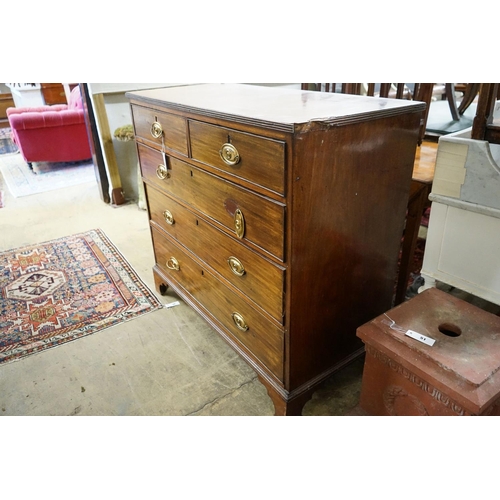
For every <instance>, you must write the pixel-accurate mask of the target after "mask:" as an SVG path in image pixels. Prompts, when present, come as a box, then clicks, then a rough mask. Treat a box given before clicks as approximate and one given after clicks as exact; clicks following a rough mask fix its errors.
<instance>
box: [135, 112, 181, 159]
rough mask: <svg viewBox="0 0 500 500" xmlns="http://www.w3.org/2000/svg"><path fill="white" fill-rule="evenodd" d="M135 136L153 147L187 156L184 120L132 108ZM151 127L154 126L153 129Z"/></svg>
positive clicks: (162, 113) (167, 114) (165, 114)
mask: <svg viewBox="0 0 500 500" xmlns="http://www.w3.org/2000/svg"><path fill="white" fill-rule="evenodd" d="M132 115H133V119H134V127H135V134H136V136H137V137H138V138H140V139H142V140H144V141H147V142H149V143H151V144H152V145H154V146H155V147H158V148H160V149H161V148H162V147H164V148H165V150H166V151H168V150H173V151H177V152H178V153H181V154H183V155H184V156H187V154H188V145H187V144H188V142H187V126H186V119H185V118H183V117H180V116H176V115H172V114H170V113H164V112H163V111H158V110H155V109H149V108H143V107H142V106H137V105H134V106H132ZM153 125H155V127H154V129H153Z"/></svg>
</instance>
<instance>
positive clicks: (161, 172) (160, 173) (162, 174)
mask: <svg viewBox="0 0 500 500" xmlns="http://www.w3.org/2000/svg"><path fill="white" fill-rule="evenodd" d="M156 177H158V179H161V180H162V181H163V180H165V179H168V178H169V177H170V174H169V173H168V169H167V167H166V166H165V165H158V166H157V167H156Z"/></svg>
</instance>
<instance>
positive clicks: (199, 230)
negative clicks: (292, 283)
mask: <svg viewBox="0 0 500 500" xmlns="http://www.w3.org/2000/svg"><path fill="white" fill-rule="evenodd" d="M146 192H147V197H148V200H149V211H150V217H151V220H152V221H153V222H154V223H156V224H158V226H160V227H161V228H162V229H163V230H164V231H166V232H167V233H168V234H170V235H171V236H172V237H174V238H175V239H176V240H177V241H179V242H180V243H181V244H182V245H184V246H185V247H187V248H189V249H190V250H191V251H192V252H193V253H194V254H195V255H197V256H198V257H199V258H200V259H201V260H203V261H204V262H206V263H207V265H209V266H210V267H212V268H213V269H214V270H215V271H217V272H218V273H220V274H221V275H222V276H224V278H226V279H227V280H228V281H229V282H231V284H233V285H234V286H235V287H236V288H238V289H239V290H241V291H242V292H243V293H244V294H245V295H247V296H248V297H249V298H250V299H251V300H253V301H254V302H255V303H256V306H258V307H261V308H262V309H264V310H265V311H267V312H268V313H269V314H270V315H271V316H272V317H274V318H275V319H276V320H277V321H279V322H281V323H283V314H284V313H283V292H284V286H285V284H284V281H285V270H284V268H282V267H280V266H277V265H275V264H273V263H272V262H270V261H269V260H267V259H265V258H264V257H262V256H261V255H259V254H258V253H256V252H254V251H252V250H250V249H249V248H247V247H246V246H244V245H242V244H241V243H240V242H239V241H238V240H236V239H235V238H231V237H229V236H228V235H226V234H225V233H223V232H222V231H220V230H218V229H217V228H215V227H214V226H213V225H211V224H209V223H208V222H206V221H205V220H203V219H201V218H200V217H199V216H197V215H196V214H195V213H193V212H191V211H190V210H188V209H187V208H185V207H183V206H182V205H180V204H179V203H177V202H176V201H174V200H173V199H172V198H170V197H169V196H166V195H164V194H162V193H161V192H159V191H157V190H156V189H154V188H153V187H150V186H146Z"/></svg>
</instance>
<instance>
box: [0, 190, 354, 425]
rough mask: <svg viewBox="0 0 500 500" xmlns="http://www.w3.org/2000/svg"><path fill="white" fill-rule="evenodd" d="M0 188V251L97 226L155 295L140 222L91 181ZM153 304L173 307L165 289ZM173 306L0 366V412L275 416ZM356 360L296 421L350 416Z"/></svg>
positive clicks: (247, 374) (198, 325)
mask: <svg viewBox="0 0 500 500" xmlns="http://www.w3.org/2000/svg"><path fill="white" fill-rule="evenodd" d="M0 182H2V181H0ZM0 190H3V191H4V203H5V207H4V208H1V209H0V250H8V249H11V248H16V247H21V246H24V245H27V244H32V243H37V242H43V241H48V240H51V239H54V238H59V237H63V236H68V235H71V234H75V233H78V232H82V231H87V230H89V229H95V228H100V229H102V230H103V231H104V232H105V234H106V235H107V236H108V237H109V238H110V239H111V241H112V242H113V243H114V244H115V245H116V246H117V248H118V249H119V250H120V252H121V253H122V254H123V255H124V256H125V258H126V259H127V260H128V262H129V263H130V264H131V265H132V267H133V268H134V269H135V270H136V272H137V273H138V274H139V276H140V277H141V278H142V279H143V281H144V282H145V283H146V284H147V285H148V286H149V287H150V289H151V290H153V291H154V290H155V288H154V282H153V274H152V271H151V268H152V266H153V264H154V257H153V251H152V246H151V242H150V233H149V227H148V217H147V214H146V212H145V211H142V210H139V209H138V207H137V205H135V204H129V205H123V206H121V207H120V208H113V207H111V206H109V205H107V204H105V203H103V202H102V201H101V199H100V197H99V194H98V189H97V185H96V184H94V183H88V184H83V185H80V186H75V187H71V188H67V189H64V190H58V191H51V192H47V193H41V194H37V195H32V196H28V197H23V198H17V199H16V198H13V197H12V196H11V195H10V193H9V191H8V189H7V188H6V186H0ZM157 295H158V294H157ZM159 299H160V300H161V301H162V302H163V303H169V302H174V301H178V300H180V299H179V298H178V297H177V296H176V295H175V294H174V293H173V292H169V293H168V294H167V295H166V296H164V297H161V296H159ZM180 302H181V303H180V305H179V306H176V307H173V308H169V309H162V310H159V311H155V312H152V313H149V314H146V315H144V316H141V317H139V318H136V319H134V320H132V321H130V322H128V323H124V324H121V325H117V326H113V327H111V328H109V329H107V330H103V331H101V332H98V333H96V334H94V335H90V336H87V337H84V338H81V339H79V340H76V341H74V342H70V343H67V344H64V345H62V346H59V347H57V348H53V349H48V350H46V351H44V352H42V353H39V354H35V355H31V356H28V357H26V358H24V359H21V360H19V361H15V362H12V363H8V364H5V365H2V366H0V415H3V416H24V415H26V416H28V415H29V416H66V415H96V416H108V415H109V416H114V415H129V416H145V415H151V416H153V415H165V416H167V415H168V416H183V415H199V416H202V415H203V416H207V415H220V416H237V415H244V416H258V415H262V416H271V415H273V414H274V407H273V404H272V402H271V399H270V398H269V396H268V395H267V391H266V389H265V388H264V386H263V385H262V384H261V383H260V382H259V381H258V379H257V377H256V374H255V373H254V371H253V370H252V369H250V368H249V366H248V365H247V364H246V363H245V362H244V361H243V360H242V359H240V357H239V356H238V355H237V354H236V353H235V352H234V351H233V350H232V349H231V348H230V347H229V346H228V345H227V344H226V343H225V342H224V341H223V340H222V339H221V338H220V337H219V335H218V334H217V333H216V332H215V331H214V330H213V329H212V328H211V327H210V326H209V325H208V324H207V323H206V322H205V321H204V320H203V319H202V318H201V317H200V316H199V315H198V314H197V313H195V312H194V311H193V310H191V308H190V307H188V306H187V305H186V304H184V303H183V302H182V301H180ZM362 363H363V360H362V359H360V360H357V361H355V362H353V363H351V364H350V365H349V366H348V367H346V368H345V369H344V370H342V371H341V372H339V373H337V374H336V375H334V376H333V377H331V378H330V379H329V380H327V381H326V382H325V383H324V384H323V385H322V386H320V387H319V388H318V390H317V391H316V393H315V394H314V395H313V398H312V399H311V400H310V401H309V402H308V403H307V404H306V406H305V407H304V410H303V415H305V416H315V415H318V416H319V415H325V416H326V415H331V416H339V415H346V414H349V412H351V411H352V410H353V409H354V408H355V407H356V405H357V403H358V400H359V393H360V389H361V377H362V369H363V366H362Z"/></svg>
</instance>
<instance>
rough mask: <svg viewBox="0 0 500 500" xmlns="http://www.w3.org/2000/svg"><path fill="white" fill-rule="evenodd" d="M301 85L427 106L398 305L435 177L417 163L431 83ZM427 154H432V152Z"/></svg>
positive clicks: (430, 167) (411, 195)
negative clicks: (411, 84) (407, 101)
mask: <svg viewBox="0 0 500 500" xmlns="http://www.w3.org/2000/svg"><path fill="white" fill-rule="evenodd" d="M301 87H302V89H304V90H307V89H311V90H314V91H317V92H330V93H347V94H355V95H360V94H361V93H363V92H365V93H366V95H368V96H370V97H373V96H375V95H377V96H380V97H384V98H394V99H414V100H416V101H420V102H424V103H425V105H426V109H425V112H424V114H423V115H422V119H421V123H420V130H419V135H418V141H417V143H418V148H417V150H416V157H415V163H414V169H413V174H412V181H411V186H410V193H409V197H408V204H407V218H406V224H405V229H404V234H403V242H402V245H401V258H400V264H399V271H398V277H397V283H396V292H395V297H394V304H395V305H398V304H400V303H401V302H403V301H404V300H405V296H406V289H407V287H408V282H409V279H410V273H411V266H412V262H413V257H414V254H415V248H416V245H417V239H418V232H419V228H420V221H421V218H422V214H423V211H424V209H425V208H426V207H427V206H428V205H429V201H428V197H429V194H430V192H431V188H432V180H433V177H434V168H433V167H434V165H433V164H432V163H430V164H429V163H428V162H426V163H425V165H426V166H425V167H424V162H422V165H421V162H420V150H421V149H422V148H421V146H422V144H423V140H424V136H425V128H426V124H427V118H428V114H429V107H430V103H431V99H432V94H433V91H434V84H433V83H421V84H419V83H417V84H415V86H414V88H413V94H412V93H410V92H409V89H408V87H407V86H406V84H404V83H396V84H391V83H379V84H376V83H368V84H361V83H302V84H301ZM424 149H425V152H424V157H425V159H426V160H428V159H429V146H428V145H426V146H425V148H424ZM432 149H433V148H432V147H431V150H432ZM430 154H431V155H432V152H431V153H430ZM434 160H435V155H434Z"/></svg>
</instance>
